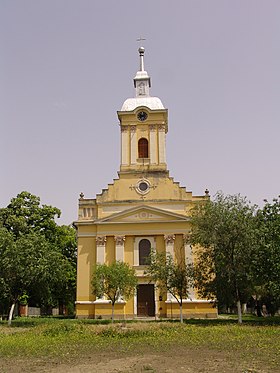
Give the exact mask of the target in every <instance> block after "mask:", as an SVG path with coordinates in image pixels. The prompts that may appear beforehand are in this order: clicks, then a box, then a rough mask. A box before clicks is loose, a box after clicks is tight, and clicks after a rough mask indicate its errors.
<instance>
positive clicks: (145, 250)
mask: <svg viewBox="0 0 280 373" xmlns="http://www.w3.org/2000/svg"><path fill="white" fill-rule="evenodd" d="M150 253H151V242H150V241H149V240H147V239H146V238H143V239H142V240H141V241H140V242H139V265H146V264H149V263H148V260H149V255H150Z"/></svg>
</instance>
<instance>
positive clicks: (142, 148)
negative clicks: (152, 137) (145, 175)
mask: <svg viewBox="0 0 280 373" xmlns="http://www.w3.org/2000/svg"><path fill="white" fill-rule="evenodd" d="M138 158H149V143H148V140H147V139H145V138H144V137H142V138H141V139H140V140H139V141H138Z"/></svg>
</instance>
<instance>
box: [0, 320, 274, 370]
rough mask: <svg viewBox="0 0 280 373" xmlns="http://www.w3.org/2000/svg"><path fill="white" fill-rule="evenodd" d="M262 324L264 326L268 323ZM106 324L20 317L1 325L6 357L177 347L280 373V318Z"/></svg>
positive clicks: (70, 356) (72, 356)
mask: <svg viewBox="0 0 280 373" xmlns="http://www.w3.org/2000/svg"><path fill="white" fill-rule="evenodd" d="M264 320H265V321H266V324H264ZM106 322H107V321H105V320H75V319H72V320H71V319H67V320H59V319H57V320H55V319H51V318H45V319H43V318H38V319H35V318H34V319H33V318H29V319H23V318H21V319H17V320H15V321H14V323H13V327H12V328H8V327H7V323H6V322H2V323H1V324H0V356H1V357H2V358H4V359H5V358H6V359H10V358H11V357H12V358H13V361H14V360H15V359H20V358H25V359H28V360H32V359H36V358H42V359H47V360H50V361H51V360H55V359H57V360H59V361H60V362H61V361H68V362H69V360H70V361H72V360H73V361H74V360H76V359H82V358H83V356H85V355H88V354H92V356H93V354H94V352H98V351H102V353H106V351H107V352H108V351H114V352H115V353H117V354H118V355H117V356H118V357H119V356H122V355H127V354H141V353H145V351H149V353H151V352H152V353H165V352H168V351H169V350H170V349H172V348H174V349H175V351H176V349H177V348H179V349H181V351H182V349H185V350H190V349H194V350H196V351H200V350H202V349H204V350H205V349H207V351H208V352H210V353H211V351H212V352H213V353H215V352H223V353H225V354H226V355H227V358H228V359H231V358H232V359H240V361H242V360H244V361H250V359H251V360H252V359H254V361H257V362H259V363H260V364H262V365H263V366H265V367H267V368H269V367H270V368H271V369H277V367H278V366H279V361H280V319H279V317H275V318H266V319H261V322H259V321H258V319H257V318H252V317H250V318H249V319H248V320H247V321H246V318H245V320H244V324H243V326H240V325H237V324H236V322H234V320H232V319H218V320H188V321H185V323H184V324H183V325H182V324H180V323H178V322H146V323H144V322H138V323H136V322H128V323H126V324H124V323H121V322H119V323H114V324H113V325H110V324H109V325H108V324H107V325H106Z"/></svg>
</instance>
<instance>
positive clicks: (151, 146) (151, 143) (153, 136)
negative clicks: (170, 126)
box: [149, 124, 157, 164]
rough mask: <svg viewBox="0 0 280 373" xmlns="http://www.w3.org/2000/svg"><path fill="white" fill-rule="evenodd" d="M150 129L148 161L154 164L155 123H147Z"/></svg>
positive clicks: (155, 161)
mask: <svg viewBox="0 0 280 373" xmlns="http://www.w3.org/2000/svg"><path fill="white" fill-rule="evenodd" d="M149 130H150V163H151V164H156V163H157V151H156V149H157V146H156V144H157V132H156V130H157V128H156V125H155V124H151V125H149Z"/></svg>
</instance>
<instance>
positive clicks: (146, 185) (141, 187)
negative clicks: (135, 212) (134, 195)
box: [139, 181, 149, 192]
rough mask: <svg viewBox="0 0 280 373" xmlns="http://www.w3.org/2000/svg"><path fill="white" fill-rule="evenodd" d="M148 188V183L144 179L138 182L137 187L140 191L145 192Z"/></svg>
mask: <svg viewBox="0 0 280 373" xmlns="http://www.w3.org/2000/svg"><path fill="white" fill-rule="evenodd" d="M148 188H149V185H148V184H147V183H146V182H145V181H141V183H140V184H139V189H140V190H141V191H142V192H145V191H146V190H147V189H148Z"/></svg>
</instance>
